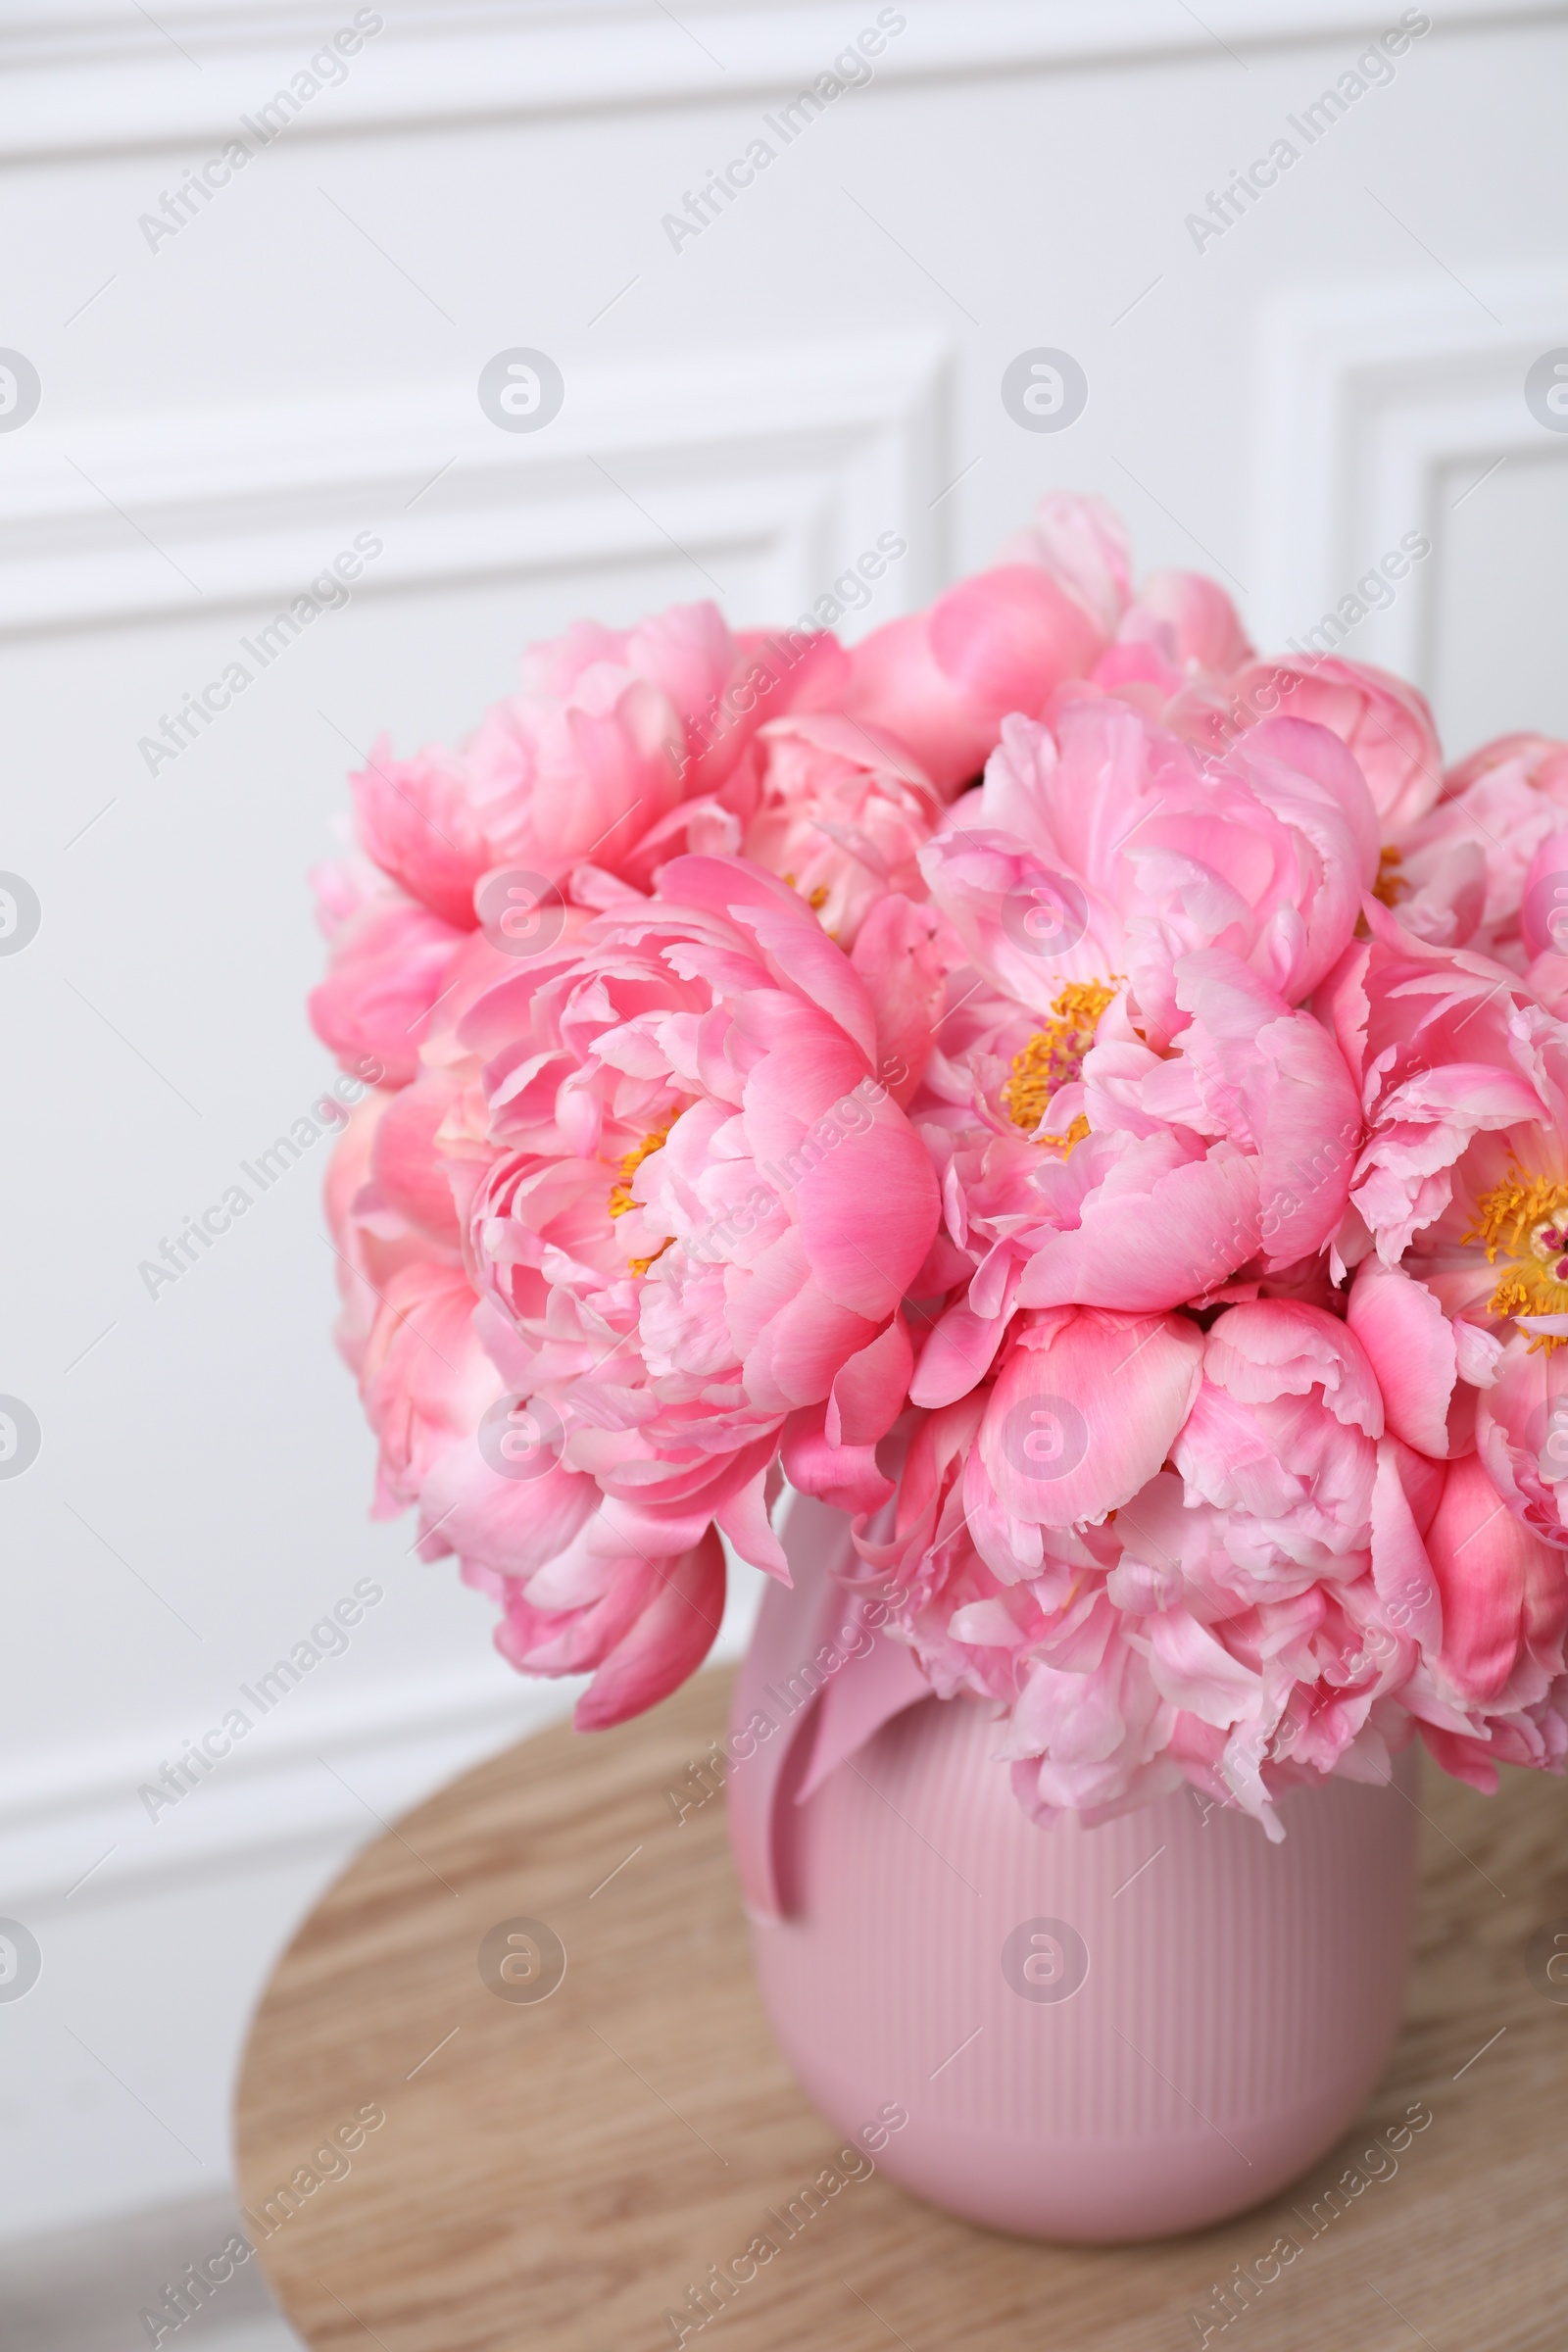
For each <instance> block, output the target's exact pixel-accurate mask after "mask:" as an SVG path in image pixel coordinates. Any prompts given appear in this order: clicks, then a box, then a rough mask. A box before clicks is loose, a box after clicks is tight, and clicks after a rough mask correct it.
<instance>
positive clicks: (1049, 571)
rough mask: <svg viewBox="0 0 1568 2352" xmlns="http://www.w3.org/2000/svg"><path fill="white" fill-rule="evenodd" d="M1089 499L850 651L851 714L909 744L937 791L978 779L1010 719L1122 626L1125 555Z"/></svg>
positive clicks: (1040, 701) (1037, 709)
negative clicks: (1006, 557)
mask: <svg viewBox="0 0 1568 2352" xmlns="http://www.w3.org/2000/svg"><path fill="white" fill-rule="evenodd" d="M1047 503H1049V502H1047ZM1092 506H1093V502H1089V501H1082V502H1080V501H1067V502H1061V503H1060V505H1058V506H1057V507H1056V508H1055V509H1054V510H1053V511H1052V512H1051V514H1050V515H1046V510H1045V506H1043V510H1042V512H1043V515H1045V519H1044V521H1043V523H1042V525H1041V526H1040V527H1038V528H1037V531H1036V532H1035V533H1034V534H1031V537H1030V539H1029V541H1028V543H1027V544H1026V546H1025V547H1024V548H1023V549H1016V550H1015V553H1014V557H1013V560H1011V561H1005V562H1003V563H1001V564H999V565H998V566H997V568H996V569H995V570H992V571H982V572H980V573H977V575H976V576H975V577H974V578H973V579H971V580H964V581H961V582H960V583H959V585H958V586H957V587H956V588H950V589H949V591H948V593H947V594H946V596H942V597H939V598H938V599H937V601H936V603H935V604H934V605H933V606H932V607H931V609H930V611H929V612H928V613H911V614H910V615H908V616H907V618H904V619H901V620H890V621H888V622H886V623H885V624H884V625H883V626H882V627H881V628H880V629H873V630H872V632H871V634H870V636H868V637H866V638H863V639H862V640H861V642H860V643H859V644H858V646H856V647H855V648H854V650H853V652H852V653H851V656H850V680H849V685H848V689H847V691H846V694H845V698H844V704H843V708H844V711H845V714H846V715H847V716H848V717H850V718H853V719H858V720H859V721H860V722H861V723H862V724H864V725H867V726H871V727H876V728H878V729H879V730H882V731H884V732H885V733H887V734H890V735H892V736H894V737H895V738H896V739H897V740H898V741H900V742H901V743H904V744H906V745H907V747H908V750H909V752H910V753H911V755H912V756H913V758H914V759H915V760H917V761H918V763H919V765H920V767H921V768H922V769H923V770H924V772H925V773H926V774H927V775H928V776H929V777H930V778H931V781H932V782H933V784H935V786H936V787H937V789H938V790H939V791H941V792H944V793H946V792H951V791H952V789H953V787H954V786H955V785H956V784H961V783H963V782H965V780H966V779H967V778H969V777H971V776H974V775H977V774H978V773H979V771H980V769H981V767H982V766H983V765H984V763H985V760H986V759H987V757H988V755H989V754H990V752H991V751H992V750H993V748H994V747H995V745H996V743H997V740H998V737H999V735H1000V733H1001V728H1002V721H1003V720H1004V718H1005V717H1006V716H1007V714H1008V713H1009V712H1010V711H1024V712H1026V713H1027V714H1028V715H1030V716H1031V717H1038V716H1039V715H1040V713H1041V712H1042V711H1044V710H1045V709H1046V707H1047V705H1048V704H1049V703H1050V701H1051V699H1052V697H1053V696H1054V693H1055V691H1056V689H1057V687H1058V686H1059V685H1060V684H1061V682H1062V680H1063V679H1065V678H1069V677H1079V676H1082V675H1083V673H1084V672H1085V671H1086V670H1087V669H1088V667H1089V665H1090V663H1091V662H1093V661H1094V660H1095V658H1096V656H1097V655H1098V654H1099V653H1100V652H1101V651H1102V650H1103V646H1104V644H1105V641H1106V639H1107V638H1108V637H1109V635H1110V633H1111V631H1112V629H1113V628H1114V626H1115V617H1114V614H1115V609H1116V608H1117V606H1118V599H1119V596H1120V594H1121V589H1120V588H1119V587H1118V584H1117V583H1118V580H1119V579H1120V580H1122V581H1124V565H1125V554H1124V552H1120V553H1119V552H1118V550H1119V541H1120V533H1119V526H1118V525H1116V524H1114V522H1113V521H1112V520H1111V519H1110V518H1109V517H1108V516H1106V515H1104V514H1103V510H1101V511H1100V513H1099V515H1096V514H1094V513H1092V512H1087V511H1086V510H1089V509H1091V508H1092ZM1020 559H1021V560H1020ZM1119 566H1120V567H1121V568H1120V569H1119V568H1118V567H1119Z"/></svg>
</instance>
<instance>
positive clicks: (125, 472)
mask: <svg viewBox="0 0 1568 2352" xmlns="http://www.w3.org/2000/svg"><path fill="white" fill-rule="evenodd" d="M947 379H948V359H947V354H946V351H945V348H944V346H943V345H942V344H940V343H939V342H937V341H935V340H934V339H932V338H930V337H927V336H924V335H918V336H898V337H886V338H874V339H868V340H866V341H863V342H849V343H839V344H835V345H833V346H831V347H830V346H825V345H823V346H817V345H811V344H805V343H798V344H791V345H786V346H784V347H782V348H779V349H773V350H769V349H761V350H755V349H754V350H751V351H748V352H745V353H735V352H730V353H715V354H711V355H709V354H697V355H693V356H691V357H689V358H687V357H682V358H679V359H674V360H671V361H668V362H657V363H656V362H639V363H636V364H632V365H627V366H620V367H616V368H592V369H590V368H574V369H573V370H572V372H571V375H570V377H569V379H568V382H567V387H566V398H565V403H564V407H563V409H562V412H561V414H560V415H559V416H558V417H556V418H555V419H554V420H553V422H552V423H551V424H549V425H548V426H546V427H545V428H544V429H543V430H542V431H540V432H539V433H537V434H532V433H509V432H504V431H502V430H500V429H499V428H498V427H497V426H495V425H494V424H492V423H491V422H490V421H489V419H488V418H487V417H485V415H484V414H483V413H482V411H481V410H480V408H479V405H478V400H477V394H476V389H475V385H474V384H473V383H472V382H463V381H461V380H459V381H451V380H449V381H446V382H442V383H436V384H430V385H420V386H414V387H400V388H398V389H396V390H384V389H381V388H377V389H376V390H375V391H374V392H373V393H370V392H367V393H364V394H357V395H351V396H338V397H334V398H331V399H323V400H319V401H316V402H311V403H304V404H299V405H296V406H292V407H290V406H284V405H281V404H272V405H270V406H268V407H266V408H257V409H254V410H252V409H243V410H242V409H233V410H224V411H204V412H194V413H176V412H173V411H164V412H154V413H152V414H150V415H146V416H141V417H128V418H112V419H105V420H99V419H96V418H95V419H93V420H91V421H90V422H88V421H83V422H81V423H79V424H78V423H73V422H71V421H69V420H67V421H64V422H51V421H49V420H47V419H46V418H39V419H38V420H36V422H35V423H34V424H32V425H29V427H28V429H27V431H26V433H25V435H20V436H19V437H18V440H17V442H16V443H14V444H12V445H11V447H10V448H9V449H8V451H7V460H8V463H7V466H6V467H5V470H4V474H3V477H0V523H4V525H5V526H6V533H5V535H6V542H7V544H6V549H5V553H4V554H3V555H0V636H5V635H25V634H29V633H31V632H34V631H37V630H39V629H58V628H61V627H82V626H92V625H97V624H102V623H105V622H113V621H125V620H139V619H153V618H160V617H167V616H172V615H184V614H193V613H213V612H220V611H222V610H224V609H225V608H234V607H237V606H244V605H251V606H254V605H256V604H258V603H261V602H265V601H269V600H271V599H274V598H277V599H282V598H287V597H292V596H295V595H297V594H298V593H299V592H300V591H301V590H302V589H303V588H304V587H305V585H306V583H307V581H308V580H309V579H310V578H311V576H312V575H313V574H315V573H319V571H321V570H322V568H323V567H324V566H325V565H326V564H328V563H330V562H331V560H332V559H333V557H334V556H336V554H337V553H338V552H339V550H340V549H342V548H344V547H346V546H347V545H348V543H349V541H350V540H351V539H352V537H353V535H354V533H355V531H356V530H357V529H360V528H365V527H372V528H374V529H375V530H376V531H377V533H378V534H379V535H380V536H381V537H382V539H383V540H384V543H385V544H384V552H383V554H382V555H381V556H380V557H378V558H377V559H375V560H374V561H373V562H372V563H371V564H368V567H367V569H366V572H365V576H364V579H363V581H362V583H361V584H360V587H359V588H358V589H357V590H356V593H357V594H358V593H362V592H363V593H365V594H369V595H375V594H378V593H381V592H384V591H385V590H387V589H391V588H399V587H406V586H408V585H410V584H415V583H428V582H443V581H454V580H473V579H483V578H487V577H495V576H498V575H517V574H523V573H528V572H544V571H548V570H551V569H559V568H561V567H563V566H565V565H568V564H569V565H571V566H573V567H578V568H580V567H581V566H582V565H583V564H611V565H614V564H629V563H635V564H644V563H646V562H647V561H648V559H649V557H650V556H658V557H659V558H661V560H662V559H665V558H667V557H668V556H669V555H670V554H671V553H672V552H677V553H678V554H680V555H684V556H685V557H686V558H687V559H688V562H689V566H690V585H689V587H688V588H687V589H686V590H685V593H686V594H687V595H688V596H689V597H690V598H691V599H692V600H694V601H695V600H697V599H699V598H701V597H704V596H709V595H712V594H713V593H714V591H715V587H717V586H722V584H723V579H724V563H723V558H724V555H725V552H726V551H727V550H745V551H746V552H747V554H748V559H749V565H750V569H751V574H752V576H753V578H754V579H755V578H757V577H758V576H759V567H760V576H761V578H762V581H763V583H764V585H765V589H766V594H767V604H766V608H765V611H764V612H758V613H731V615H730V617H731V618H732V619H738V620H741V621H745V622H753V621H759V620H761V619H763V618H770V619H772V620H774V621H779V620H781V619H793V618H794V616H795V615H796V613H798V612H800V611H801V610H802V608H803V607H804V606H805V605H807V604H808V603H809V600H810V599H812V598H813V597H815V596H817V595H819V594H820V593H821V592H822V591H823V590H824V589H825V588H826V587H827V586H828V584H829V583H830V581H831V580H832V579H833V577H834V576H835V574H836V573H838V572H839V571H842V570H843V568H844V567H845V566H846V565H847V564H850V563H851V562H852V561H853V560H854V558H855V557H856V556H857V555H858V554H859V553H860V552H861V550H862V549H863V548H865V547H868V546H870V545H871V544H872V543H873V542H874V541H875V540H876V538H877V536H878V534H879V533H881V532H883V531H887V530H895V531H899V532H902V533H903V535H904V536H905V538H906V539H907V541H908V545H909V552H908V555H907V557H906V558H905V559H904V560H903V561H902V562H901V563H899V564H897V565H895V566H894V567H893V569H892V571H891V572H890V573H889V575H888V577H887V585H886V591H885V593H883V594H880V595H879V599H878V609H877V613H876V617H877V618H878V619H884V618H887V617H888V616H889V615H890V614H891V613H894V612H896V611H903V610H905V609H907V608H908V607H910V606H912V605H917V604H919V603H921V602H923V601H924V600H925V599H926V598H928V597H929V596H931V595H932V594H933V593H935V591H936V589H937V588H938V586H939V585H940V584H941V580H942V577H943V548H942V540H941V531H942V523H943V519H944V516H943V512H942V510H941V509H940V507H934V505H933V501H934V500H935V498H936V496H937V494H938V493H939V492H940V491H941V489H942V488H943V487H944V484H945V482H946V479H947V477H946V475H945V474H944V473H943V471H942V466H943V465H944V463H945V453H946V449H947V444H948V428H947V407H948V380H947ZM436 476H439V478H438V479H433V478H432V477H436ZM705 573H708V574H711V577H705V576H704V575H705Z"/></svg>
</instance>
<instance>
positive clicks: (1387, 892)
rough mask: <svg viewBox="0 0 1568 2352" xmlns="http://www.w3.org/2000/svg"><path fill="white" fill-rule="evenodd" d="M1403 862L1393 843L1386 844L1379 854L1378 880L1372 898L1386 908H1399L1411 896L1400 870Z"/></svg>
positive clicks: (1373, 888) (1373, 887) (1374, 885)
mask: <svg viewBox="0 0 1568 2352" xmlns="http://www.w3.org/2000/svg"><path fill="white" fill-rule="evenodd" d="M1402 862H1403V860H1402V859H1401V858H1400V856H1399V853H1398V851H1397V849H1396V848H1395V847H1394V845H1393V843H1392V842H1388V843H1385V845H1384V847H1383V848H1382V849H1381V850H1380V851H1379V852H1378V878H1377V880H1376V881H1375V882H1374V883H1373V885H1372V896H1373V897H1374V898H1375V899H1377V900H1378V901H1379V902H1380V903H1381V904H1382V905H1383V906H1385V907H1397V905H1398V904H1399V901H1400V900H1401V899H1403V898H1408V896H1409V894H1410V885H1409V883H1408V882H1406V880H1405V878H1404V876H1403V874H1402V873H1401V872H1400V870H1399V869H1400V866H1401V864H1402Z"/></svg>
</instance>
